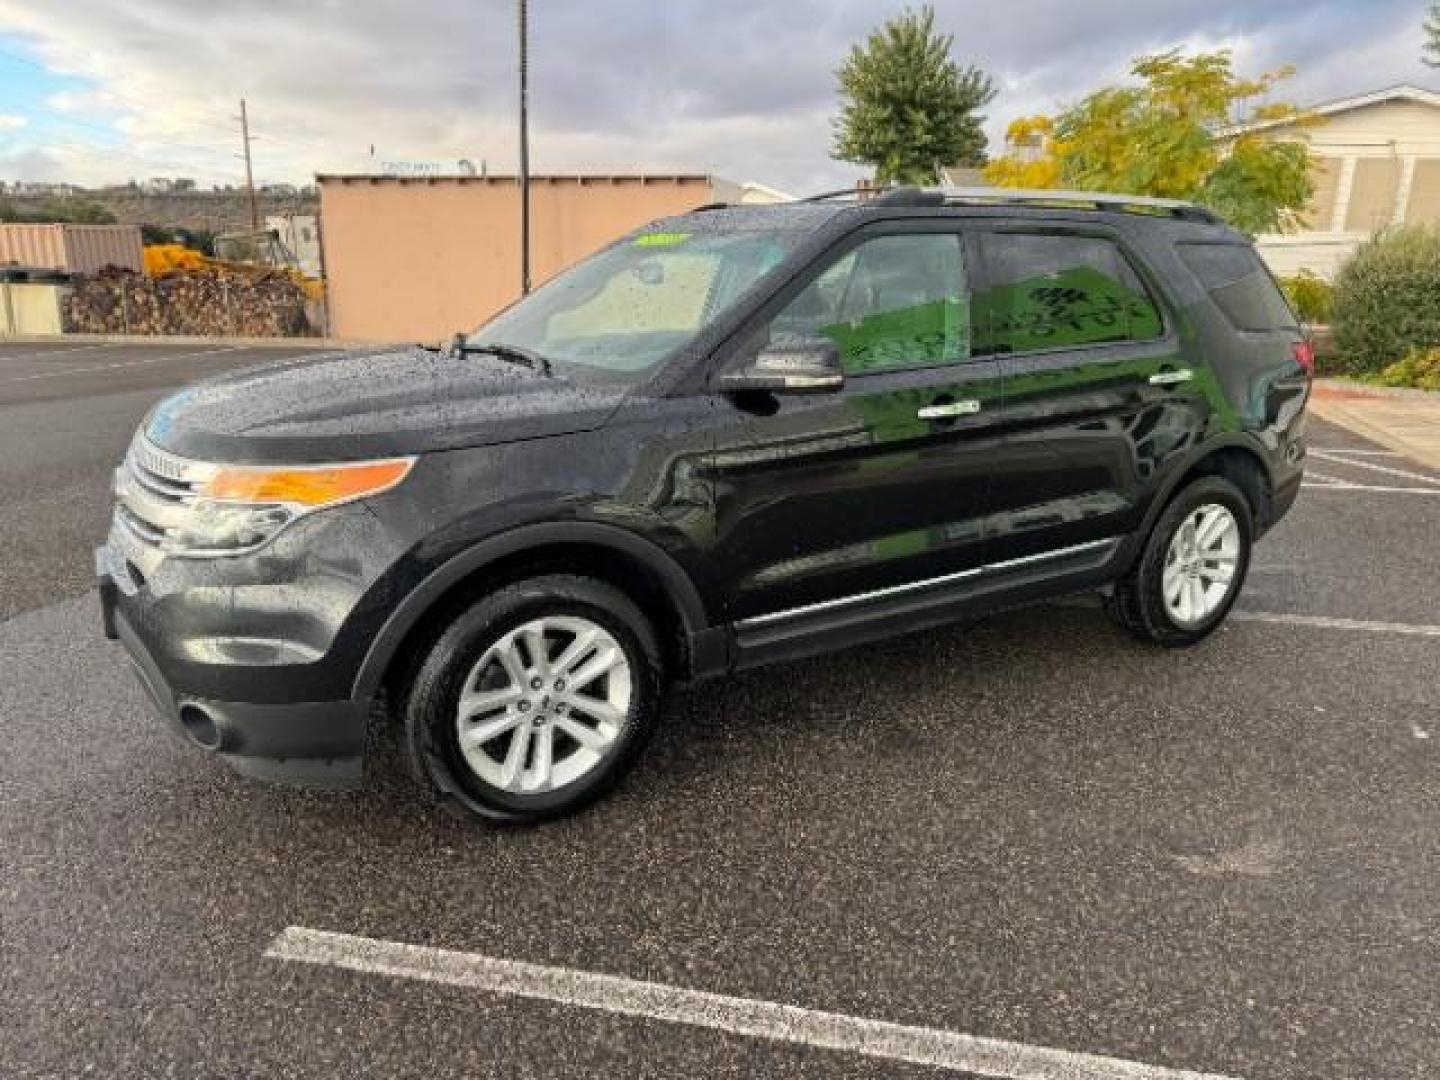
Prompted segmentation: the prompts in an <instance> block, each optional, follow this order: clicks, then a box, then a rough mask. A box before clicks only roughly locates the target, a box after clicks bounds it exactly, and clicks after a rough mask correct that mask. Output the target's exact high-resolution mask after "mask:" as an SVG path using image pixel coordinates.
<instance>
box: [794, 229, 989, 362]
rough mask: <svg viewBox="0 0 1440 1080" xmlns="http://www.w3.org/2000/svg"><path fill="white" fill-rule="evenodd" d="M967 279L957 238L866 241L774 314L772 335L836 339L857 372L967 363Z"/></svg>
mask: <svg viewBox="0 0 1440 1080" xmlns="http://www.w3.org/2000/svg"><path fill="white" fill-rule="evenodd" d="M964 276H965V274H964V264H963V261H962V259H961V254H960V238H959V236H957V235H954V234H947V233H916V234H910V235H906V236H883V237H877V238H876V239H874V240H867V241H865V242H864V243H863V244H861V245H859V246H858V247H856V248H855V249H854V250H853V251H851V252H849V253H848V254H846V255H844V256H843V257H841V258H840V259H838V260H837V261H836V262H835V263H833V264H832V265H831V266H830V267H829V268H828V269H826V270H825V271H824V273H822V274H821V275H820V276H819V277H818V278H816V279H815V280H814V281H813V282H811V283H810V285H809V286H807V287H806V288H805V290H804V291H802V292H801V293H800V295H799V296H797V297H796V298H795V299H794V300H792V301H791V302H790V304H789V305H788V306H787V307H786V308H785V310H784V311H782V312H781V313H780V314H779V315H777V316H776V317H775V319H774V321H773V322H772V323H771V324H770V334H769V340H770V342H771V343H772V344H793V343H795V342H797V341H803V340H805V339H814V338H829V339H830V340H831V341H833V342H834V343H835V345H836V346H837V347H838V348H839V350H840V356H841V360H842V362H843V364H844V366H845V370H846V371H847V372H848V373H850V374H853V375H864V374H867V373H870V372H876V371H895V370H900V369H904V368H914V367H926V366H929V365H931V364H941V363H946V362H950V361H956V360H963V359H964V358H965V357H966V356H967V355H968V354H969V341H970V310H969V309H970V305H969V302H968V299H967V295H966V291H965V287H964Z"/></svg>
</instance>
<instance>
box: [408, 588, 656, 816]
mask: <svg viewBox="0 0 1440 1080" xmlns="http://www.w3.org/2000/svg"><path fill="white" fill-rule="evenodd" d="M556 617H560V618H563V617H576V618H582V619H585V620H588V621H589V622H591V623H593V624H595V625H597V626H599V627H600V628H602V629H603V630H604V631H606V632H607V633H608V634H609V635H610V636H611V637H612V638H613V639H614V641H615V642H616V643H618V644H619V646H620V648H621V650H622V652H623V653H624V658H625V662H626V664H627V665H628V668H629V681H630V702H629V707H628V710H627V711H626V715H625V719H624V721H623V723H622V724H621V725H620V728H619V734H618V735H617V736H616V737H615V738H614V740H613V742H612V743H611V744H610V746H609V748H608V750H606V751H605V753H604V755H603V756H602V758H601V760H600V761H599V763H598V764H596V765H594V766H593V767H592V768H591V769H590V771H589V772H587V773H585V774H584V775H582V776H579V777H578V778H576V779H575V780H573V782H570V783H568V784H566V785H565V786H561V787H557V788H555V789H553V790H549V791H544V792H536V793H520V792H516V791H508V790H506V789H505V788H503V787H498V786H495V785H494V784H491V783H488V782H486V780H485V779H483V778H482V777H481V776H480V775H479V774H478V773H477V772H476V770H475V769H474V768H472V767H471V766H470V765H469V764H468V763H467V761H466V758H465V754H464V751H462V749H461V746H460V735H459V731H458V730H457V714H458V709H459V705H460V694H461V692H462V689H464V683H465V682H466V680H467V679H468V678H469V676H470V675H471V674H472V671H473V669H474V668H475V665H476V664H478V663H479V662H480V661H481V660H482V659H483V658H484V655H485V653H486V652H487V650H489V649H490V647H491V646H492V645H494V644H495V643H496V642H498V641H500V640H501V639H502V638H503V637H504V636H505V635H506V634H507V633H508V632H509V631H511V630H514V629H516V628H517V627H520V626H523V625H525V624H526V623H528V622H531V621H533V620H535V619H539V618H556ZM664 685H665V672H664V666H663V664H662V662H661V652H660V648H659V644H658V642H657V640H656V637H655V631H654V629H653V628H652V626H651V624H650V622H649V620H648V619H647V618H646V617H645V615H644V614H643V613H642V612H641V611H640V609H639V608H638V607H637V606H636V605H635V604H634V603H633V602H632V601H631V600H630V599H629V598H628V597H627V596H625V594H623V593H622V592H620V591H619V590H618V589H615V588H613V587H612V586H610V585H607V584H605V583H604V582H600V581H595V580H593V579H590V578H583V577H576V576H570V575H559V574H557V575H549V576H545V577H536V578H530V579H528V580H525V581H519V582H516V583H514V584H511V585H507V586H505V587H504V588H501V589H499V590H497V591H495V592H493V593H491V594H490V595H488V596H485V597H483V598H482V599H480V600H479V601H477V602H476V603H475V604H473V605H472V606H470V607H468V608H466V609H464V610H463V611H461V612H460V613H459V614H458V615H457V616H456V617H455V618H454V619H453V621H452V622H451V623H450V625H449V626H448V627H446V628H445V630H444V631H443V632H442V633H441V634H440V636H439V638H438V640H436V642H435V644H434V645H433V646H432V647H431V649H430V652H429V654H428V655H427V656H426V658H425V660H424V662H423V663H422V664H421V666H420V669H419V672H418V674H417V675H416V677H415V680H414V682H413V684H412V685H411V688H410V692H409V696H408V699H407V701H406V705H405V728H406V735H407V742H408V744H409V750H410V764H411V770H412V772H413V773H414V775H415V778H416V780H417V781H418V782H419V784H420V786H421V788H422V790H423V791H424V792H425V793H426V795H427V796H428V797H429V798H431V799H432V800H433V801H435V802H436V803H438V804H440V805H442V806H444V807H445V808H447V809H451V810H456V811H459V812H461V813H462V816H475V817H479V818H482V819H484V820H486V821H489V822H492V823H511V824H528V823H534V822H540V821H545V820H549V819H552V818H557V817H562V816H564V815H567V814H572V813H574V812H576V811H577V810H579V809H581V808H582V807H585V806H587V805H589V804H590V803H592V802H594V801H595V800H597V799H599V798H600V797H601V796H603V795H604V794H606V793H607V792H608V791H610V790H611V789H612V788H613V787H614V786H615V785H616V784H617V783H619V781H620V780H621V779H622V778H623V777H624V776H625V774H626V773H627V772H628V771H629V770H630V769H631V767H632V766H633V765H634V763H635V761H636V759H637V758H638V756H639V754H640V751H641V750H642V749H644V746H645V743H646V741H647V740H648V739H649V738H650V735H651V733H652V732H653V730H654V728H655V724H656V720H657V718H658V716H659V712H660V703H661V700H662V695H663V689H664ZM536 715H538V714H536ZM557 724H558V722H557ZM557 731H558V726H557ZM550 738H552V739H555V740H557V741H558V740H560V739H562V738H564V736H561V735H559V734H555V733H551V735H550ZM576 748H577V749H578V745H577V747H576ZM526 753H528V751H527V752H526ZM556 761H557V763H558V762H559V757H558V755H557V758H556ZM502 779H503V778H502Z"/></svg>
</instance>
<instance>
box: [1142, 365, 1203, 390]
mask: <svg viewBox="0 0 1440 1080" xmlns="http://www.w3.org/2000/svg"><path fill="white" fill-rule="evenodd" d="M1193 378H1195V372H1193V371H1191V370H1190V369H1189V368H1180V369H1179V370H1178V371H1161V372H1159V373H1157V374H1155V375H1151V376H1150V385H1151V386H1179V385H1180V384H1181V383H1187V382H1189V381H1190V380H1191V379H1193Z"/></svg>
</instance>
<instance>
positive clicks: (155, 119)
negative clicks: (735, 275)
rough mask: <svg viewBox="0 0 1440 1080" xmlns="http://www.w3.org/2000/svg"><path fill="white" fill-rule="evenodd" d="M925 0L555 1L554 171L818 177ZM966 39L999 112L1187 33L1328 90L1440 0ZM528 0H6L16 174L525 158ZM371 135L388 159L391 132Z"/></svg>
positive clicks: (969, 8)
mask: <svg viewBox="0 0 1440 1080" xmlns="http://www.w3.org/2000/svg"><path fill="white" fill-rule="evenodd" d="M903 6H904V5H903V0H771V2H764V0H718V2H717V0H703V2H702V0H590V2H586V0H532V3H531V9H532V12H531V37H532V106H533V108H532V144H533V148H532V154H533V159H534V165H535V167H536V169H537V170H543V171H567V172H573V171H584V172H600V171H627V172H628V171H636V170H649V171H661V170H684V171H704V172H713V173H717V174H719V175H722V176H725V177H728V178H731V179H735V180H758V181H762V182H766V183H770V184H773V185H777V186H780V187H784V188H787V189H791V190H795V191H805V190H814V189H819V188H824V187H833V186H837V185H840V184H846V183H849V182H850V181H851V180H852V179H853V178H855V177H856V176H858V175H859V172H860V170H858V169H856V168H854V167H851V166H847V165H842V164H838V163H836V162H833V161H831V160H830V157H829V153H828V150H829V145H830V118H831V116H832V115H833V113H834V112H835V79H834V71H835V68H836V67H837V66H838V64H839V63H840V61H841V60H842V59H843V58H844V56H845V55H846V52H847V51H848V49H849V46H850V44H851V43H852V42H854V41H856V40H857V39H859V38H862V37H863V36H864V35H865V33H866V32H867V31H868V30H869V29H870V28H871V27H872V26H873V25H874V24H876V23H877V22H880V21H883V19H884V18H885V17H886V16H888V15H889V14H891V13H892V12H894V11H898V10H900V9H901V8H902V7H903ZM935 7H936V9H937V15H938V20H939V22H940V24H941V25H942V27H943V29H944V30H945V31H947V32H949V33H952V34H954V36H955V52H956V55H957V58H958V59H960V60H961V62H963V63H975V64H979V65H980V66H982V67H984V68H985V69H987V70H989V71H990V72H991V73H992V74H993V75H994V76H995V78H996V81H997V83H998V84H999V85H1000V87H1001V93H1000V97H999V99H998V100H997V101H996V102H995V104H994V105H993V106H991V108H990V110H989V112H990V115H989V119H988V125H987V126H988V129H989V131H990V132H991V137H992V140H994V141H997V142H998V140H999V139H1000V138H1001V137H1002V135H1003V132H1004V127H1005V124H1006V123H1007V122H1008V121H1009V120H1010V119H1011V118H1013V117H1015V116H1018V115H1023V114H1027V113H1032V112H1036V111H1052V110H1054V109H1055V108H1057V107H1059V106H1062V105H1063V104H1065V103H1066V102H1068V101H1072V100H1074V99H1075V98H1077V97H1079V96H1081V95H1083V94H1085V93H1086V92H1088V91H1089V90H1091V89H1093V88H1094V87H1096V86H1097V85H1099V84H1101V83H1104V82H1109V81H1115V80H1117V79H1120V78H1122V77H1123V76H1124V74H1125V71H1126V68H1127V67H1128V64H1129V60H1130V58H1131V57H1133V56H1135V55H1137V54H1141V53H1145V52H1152V51H1158V50H1162V49H1166V48H1171V47H1176V46H1179V47H1184V48H1187V49H1213V48H1219V47H1228V48H1230V49H1232V50H1233V52H1234V54H1235V56H1236V60H1237V63H1238V65H1239V66H1240V68H1241V69H1242V70H1244V71H1246V72H1257V71H1259V70H1262V69H1265V68H1268V67H1273V66H1276V65H1279V64H1286V63H1290V64H1294V65H1296V66H1297V67H1298V68H1299V75H1298V76H1297V77H1296V79H1295V80H1294V81H1293V83H1292V84H1290V88H1289V90H1288V92H1287V94H1286V96H1287V97H1290V98H1292V99H1294V100H1297V101H1301V102H1316V101H1322V100H1327V99H1330V98H1335V97H1342V96H1346V95H1349V94H1353V93H1363V92H1366V91H1370V90H1375V89H1380V88H1382V87H1386V86H1391V85H1394V84H1396V83H1401V82H1413V83H1418V84H1420V85H1422V86H1429V87H1432V88H1440V71H1432V70H1431V69H1429V68H1426V67H1425V66H1424V65H1423V64H1422V63H1421V62H1420V59H1419V57H1420V53H1421V41H1422V33H1421V29H1420V25H1421V21H1422V18H1423V14H1424V8H1425V7H1426V0H1151V2H1149V3H1145V2H1143V0H1086V2H1084V3H1076V2H1075V0H1010V2H1008V3H1003V4H997V3H995V2H993V0H937V2H936V4H935ZM514 9H515V4H514V2H513V0H408V2H404V0H305V2H297V0H0V179H4V180H17V179H20V180H58V179H68V180H75V181H78V182H82V183H97V182H102V181H111V180H119V181H124V180H127V179H131V178H142V177H148V176H156V175H172V176H173V175H184V176H192V177H195V178H197V179H199V180H200V181H201V182H202V183H205V184H211V183H226V182H229V183H239V182H240V180H241V178H242V166H241V165H240V163H239V161H238V160H237V159H236V158H235V156H234V155H235V152H236V151H237V150H238V149H239V135H238V126H237V124H236V122H235V121H234V120H233V119H232V117H233V115H234V114H235V112H236V111H237V102H238V99H239V98H240V97H242V96H244V97H246V98H247V99H248V101H249V105H250V113H251V118H252V125H253V129H254V131H255V133H256V135H257V141H256V142H255V155H256V171H257V180H260V181H271V180H274V181H303V180H305V179H307V178H308V177H309V176H311V175H312V174H313V173H315V172H317V171H352V170H356V169H360V168H364V167H365V166H366V164H367V162H371V163H373V164H375V165H377V166H378V165H381V164H383V163H387V162H411V161H413V162H444V163H453V162H454V161H456V160H457V159H460V158H469V159H472V160H475V161H477V162H478V161H480V160H484V161H485V162H486V163H487V164H488V166H489V167H490V169H491V171H494V172H499V171H509V170H511V169H512V168H513V167H514V163H515V149H514V148H515V135H514V120H513V115H514V108H515V101H516V94H515V68H516V65H515V57H514V37H515V14H514ZM372 147H373V148H374V150H373V155H374V156H373V158H372V157H371V148H372Z"/></svg>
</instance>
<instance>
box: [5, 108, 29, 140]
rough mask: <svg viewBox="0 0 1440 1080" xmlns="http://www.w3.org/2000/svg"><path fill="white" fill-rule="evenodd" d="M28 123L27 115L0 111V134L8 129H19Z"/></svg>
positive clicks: (8, 130)
mask: <svg viewBox="0 0 1440 1080" xmlns="http://www.w3.org/2000/svg"><path fill="white" fill-rule="evenodd" d="M29 125H30V118H29V117H26V116H16V115H15V114H14V113H0V135H3V134H4V133H6V132H10V131H19V130H20V129H21V128H25V127H28V126H29Z"/></svg>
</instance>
